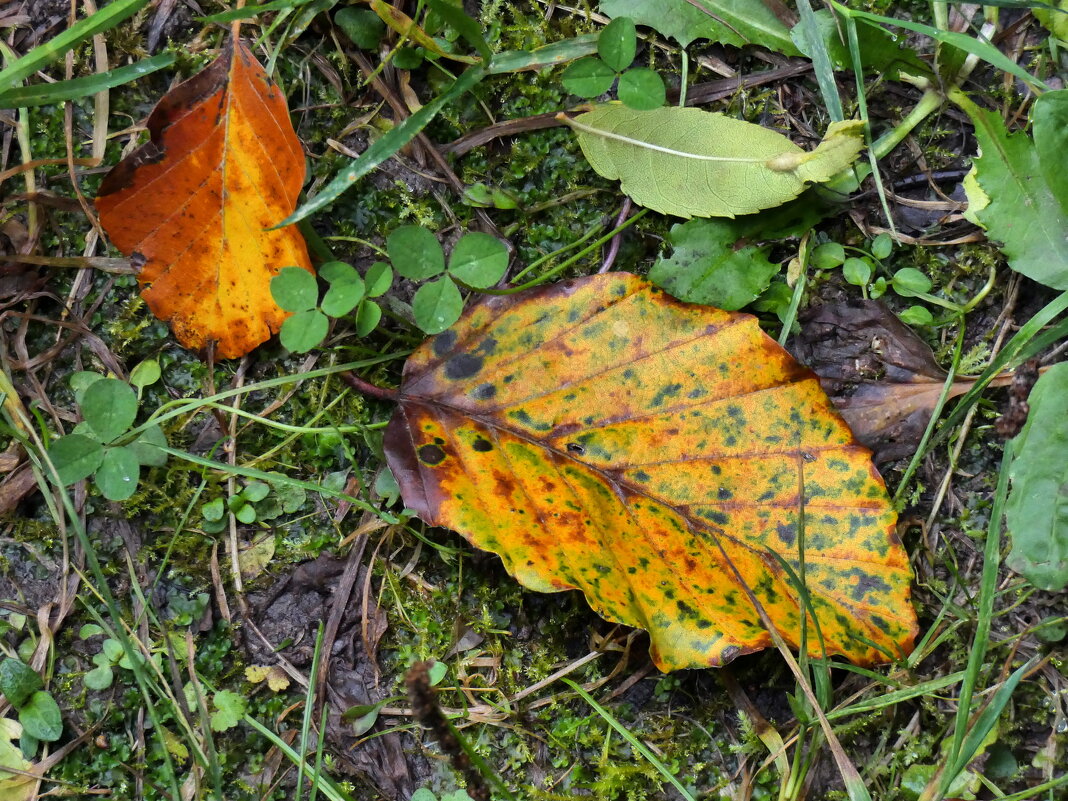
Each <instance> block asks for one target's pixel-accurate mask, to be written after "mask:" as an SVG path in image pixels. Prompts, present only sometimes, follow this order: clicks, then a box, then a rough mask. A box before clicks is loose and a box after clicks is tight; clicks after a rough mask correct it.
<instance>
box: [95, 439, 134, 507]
mask: <svg viewBox="0 0 1068 801" xmlns="http://www.w3.org/2000/svg"><path fill="white" fill-rule="evenodd" d="M140 472H141V464H140V462H138V460H137V454H136V453H135V452H134V451H133V449H132V448H128V447H115V448H107V449H106V450H105V451H104V458H103V460H102V461H101V462H100V468H99V469H98V470H97V471H96V475H95V476H94V477H93V481H94V482H95V483H96V486H97V488H98V489H99V490H100V493H101V494H102V495H103V496H104V497H105V498H107V499H108V500H109V501H125V500H126V499H127V498H129V497H130V496H131V495H133V494H134V493H135V492H136V491H137V479H138V477H139V474H140Z"/></svg>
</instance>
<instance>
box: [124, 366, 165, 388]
mask: <svg viewBox="0 0 1068 801" xmlns="http://www.w3.org/2000/svg"><path fill="white" fill-rule="evenodd" d="M161 375H163V372H162V371H161V370H160V368H159V362H157V361H156V360H155V359H145V360H144V361H143V362H141V363H140V364H139V365H137V366H136V367H135V368H134V369H133V370H131V371H130V383H131V384H133V385H134V386H135V387H140V388H141V389H144V388H145V387H149V386H152V385H153V384H155V383H156V382H157V381H159V378H160V376H161Z"/></svg>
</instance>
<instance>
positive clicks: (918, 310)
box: [898, 306, 934, 325]
mask: <svg viewBox="0 0 1068 801" xmlns="http://www.w3.org/2000/svg"><path fill="white" fill-rule="evenodd" d="M898 317H900V318H901V322H903V323H905V324H906V325H930V324H931V323H933V322H934V316H933V315H932V314H931V312H929V311H928V310H927V309H926V308H924V307H923V306H909V307H908V308H907V309H905V310H904V311H903V312H901V314H899V315H898Z"/></svg>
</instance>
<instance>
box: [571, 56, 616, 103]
mask: <svg viewBox="0 0 1068 801" xmlns="http://www.w3.org/2000/svg"><path fill="white" fill-rule="evenodd" d="M560 80H561V82H562V83H563V84H564V88H565V89H567V91H569V92H571V94H573V95H578V96H579V97H597V96H598V95H603V94H604V93H605V92H607V91H608V90H609V89H611V88H612V84H613V83H614V82H615V80H616V71H615V70H614V69H612V68H611V67H609V66H608V65H607V64H605V63H604V62H603V61H601V59H599V58H583V59H580V60H579V61H576V62H575V63H573V64H569V65H568V67H567V69H565V70H564V73H563V75H561V76H560Z"/></svg>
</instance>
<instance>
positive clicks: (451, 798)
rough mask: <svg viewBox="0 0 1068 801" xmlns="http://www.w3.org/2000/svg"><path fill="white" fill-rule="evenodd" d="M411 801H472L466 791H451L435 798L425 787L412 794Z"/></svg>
mask: <svg viewBox="0 0 1068 801" xmlns="http://www.w3.org/2000/svg"><path fill="white" fill-rule="evenodd" d="M412 801H472V799H471V796H469V795H468V794H467V790H453V791H452V792H451V793H443V794H442V795H441V796H436V795H434V793H433V792H432V791H431V790H428V789H427V788H426V787H420V788H419V789H418V790H416V791H415V792H414V793H412Z"/></svg>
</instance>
